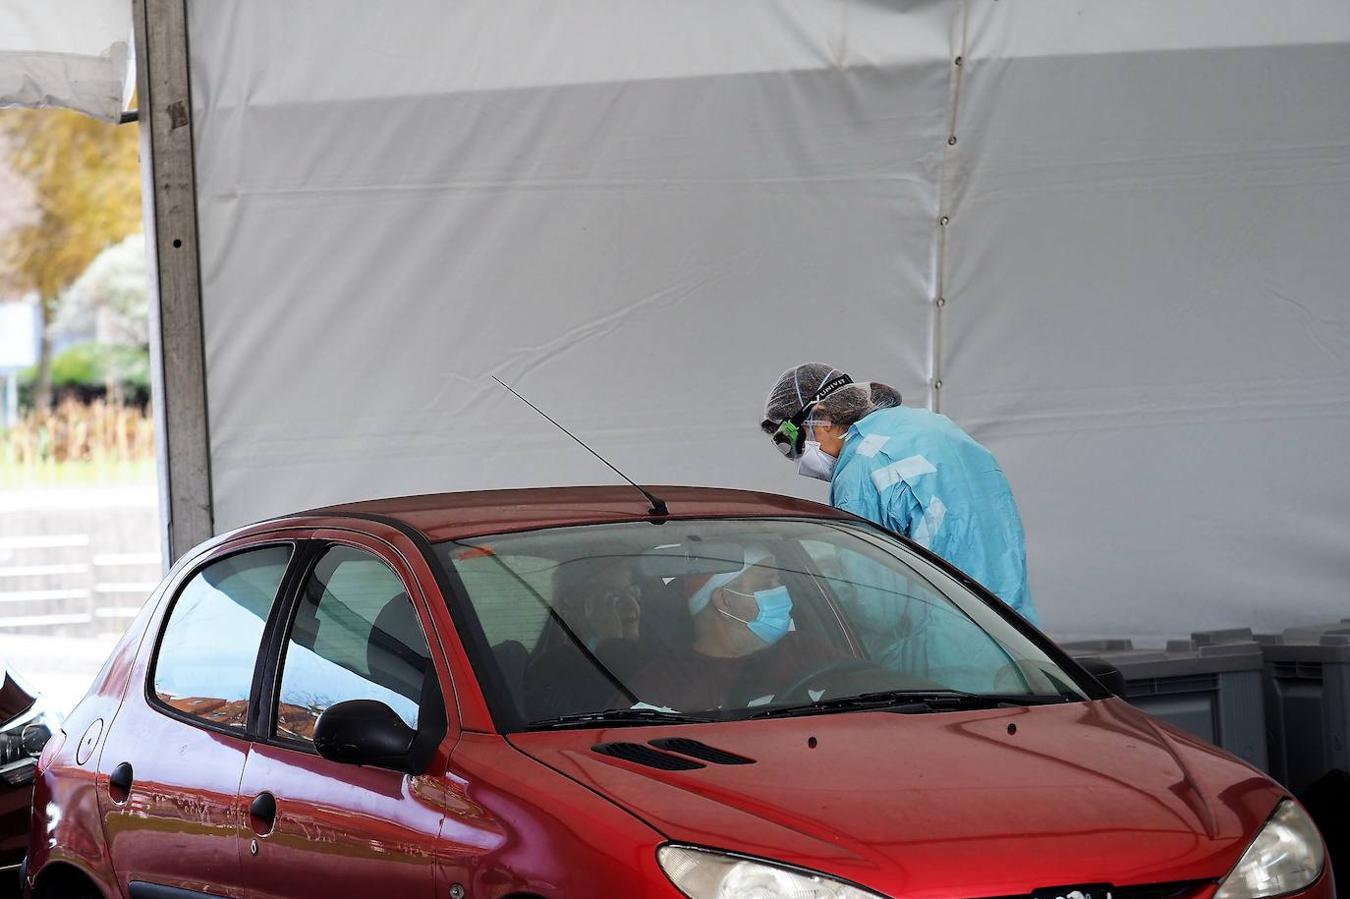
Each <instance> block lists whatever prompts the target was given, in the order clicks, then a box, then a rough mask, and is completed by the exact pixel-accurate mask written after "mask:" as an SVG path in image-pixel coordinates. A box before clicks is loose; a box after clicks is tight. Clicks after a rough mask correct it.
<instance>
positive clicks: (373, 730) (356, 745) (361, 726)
mask: <svg viewBox="0 0 1350 899" xmlns="http://www.w3.org/2000/svg"><path fill="white" fill-rule="evenodd" d="M416 737H417V731H415V730H413V729H412V728H411V727H409V726H408V725H406V724H404V723H403V719H402V718H400V717H399V716H398V715H397V714H396V713H395V712H394V710H393V709H391V708H389V706H387V705H385V704H384V703H382V702H377V701H376V700H374V699H349V700H347V701H346V702H339V703H337V704H336V705H334V706H332V707H330V708H329V709H328V710H327V711H325V712H324V713H323V714H322V715H320V716H319V720H318V721H317V722H315V724H314V748H315V749H317V750H318V751H319V755H321V756H323V757H324V758H326V759H328V760H330V761H334V762H344V763H347V764H351V765H375V766H376V767H379V768H393V769H394V770H396V771H408V770H409V758H408V756H409V753H410V752H411V751H412V744H413V740H414V739H415V738H416Z"/></svg>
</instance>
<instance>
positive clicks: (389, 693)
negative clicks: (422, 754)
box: [274, 546, 431, 743]
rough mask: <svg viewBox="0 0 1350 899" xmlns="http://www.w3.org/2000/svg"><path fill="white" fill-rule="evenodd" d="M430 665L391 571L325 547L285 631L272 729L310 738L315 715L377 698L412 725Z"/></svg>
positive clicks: (349, 551) (359, 553) (361, 554)
mask: <svg viewBox="0 0 1350 899" xmlns="http://www.w3.org/2000/svg"><path fill="white" fill-rule="evenodd" d="M430 668H431V651H430V650H429V649H428V647H427V640H426V637H425V636H424V635H423V633H422V625H421V624H420V622H419V621H418V619H417V610H416V608H415V607H414V606H413V604H412V600H411V599H409V598H408V594H407V592H406V591H405V590H404V585H403V582H402V581H401V580H400V579H399V577H398V575H397V574H395V573H394V572H393V570H392V569H390V568H389V566H387V565H385V564H384V563H383V562H381V561H380V560H379V559H377V558H375V557H374V556H372V555H370V554H369V553H367V552H365V551H363V550H359V549H355V548H352V547H348V546H334V547H331V548H330V549H328V550H327V551H326V552H325V553H324V555H323V556H322V557H321V558H320V559H319V562H318V563H317V564H316V565H315V567H314V570H313V571H312V572H311V573H310V575H309V577H308V578H307V579H306V582H305V586H304V590H303V591H302V593H301V596H300V599H299V602H298V604H297V606H296V610H295V616H294V618H293V620H292V621H291V624H290V628H289V631H288V633H287V639H286V650H285V656H284V657H283V662H282V669H281V690H280V694H279V697H278V702H277V716H276V731H275V734H274V736H277V737H281V738H283V739H288V740H296V741H300V742H303V743H312V742H313V740H314V725H315V723H316V722H317V721H318V720H319V715H321V714H323V712H324V710H326V709H327V708H329V707H330V706H332V705H334V704H336V703H339V702H345V701H347V700H349V699H374V700H378V701H380V702H383V703H384V704H385V705H387V706H389V707H390V708H391V709H393V710H394V711H395V712H396V713H397V714H398V716H399V717H400V718H402V719H403V722H404V723H405V724H407V725H408V726H409V727H412V728H416V727H417V721H418V714H419V708H418V706H419V704H420V702H421V698H422V689H423V686H424V683H425V680H426V677H427V673H428V671H429V670H430Z"/></svg>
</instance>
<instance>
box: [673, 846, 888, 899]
mask: <svg viewBox="0 0 1350 899" xmlns="http://www.w3.org/2000/svg"><path fill="white" fill-rule="evenodd" d="M656 857H657V860H658V861H659V862H660V863H661V868H662V870H664V871H665V872H666V876H667V877H669V878H670V879H671V881H673V882H674V884H675V886H677V887H679V888H680V892H682V893H684V894H685V895H686V896H688V897H689V899H770V897H776V896H792V897H794V899H879V897H878V896H877V894H876V893H872V892H869V891H867V890H863V889H860V888H858V887H855V886H852V885H850V884H847V883H843V882H841V881H838V880H832V879H831V878H828V877H826V876H825V875H823V874H816V873H814V872H812V871H804V870H801V869H799V868H790V867H787V866H784V865H777V864H773V863H771V862H764V861H759V860H756V859H749V858H743V857H741V856H737V855H729V854H727V853H723V852H714V851H712V850H709V849H696V848H694V847H693V846H674V845H668V846H662V847H661V848H660V849H658V850H657V851H656Z"/></svg>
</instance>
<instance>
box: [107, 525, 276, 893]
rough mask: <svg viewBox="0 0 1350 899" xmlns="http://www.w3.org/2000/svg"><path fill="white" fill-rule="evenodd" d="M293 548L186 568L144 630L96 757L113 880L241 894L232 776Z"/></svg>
mask: <svg viewBox="0 0 1350 899" xmlns="http://www.w3.org/2000/svg"><path fill="white" fill-rule="evenodd" d="M293 552H294V546H293V545H292V544H289V543H287V544H279V545H277V544H274V545H269V546H261V547H248V548H244V549H239V548H237V547H236V548H234V549H223V550H221V551H220V552H218V553H216V554H215V555H214V557H213V558H211V559H210V560H208V561H207V562H206V563H205V564H203V565H199V566H197V567H196V568H195V569H192V570H190V571H187V572H185V573H184V576H183V577H182V578H180V580H179V582H178V584H177V586H176V587H175V588H174V589H172V590H171V591H170V592H169V593H168V594H167V595H168V596H169V597H170V600H169V602H168V604H167V611H166V612H164V613H161V615H160V617H159V621H158V623H157V624H156V625H155V626H153V627H152V629H151V631H150V632H149V633H148V634H147V637H146V640H145V645H143V646H142V647H141V651H140V654H139V656H138V661H137V665H136V668H135V669H134V671H133V674H132V682H131V686H130V687H129V688H128V691H127V696H126V700H125V701H124V703H123V705H122V709H121V710H120V711H119V712H118V714H117V716H116V718H115V719H114V720H113V722H112V724H111V727H110V730H109V733H108V736H107V738H106V742H105V744H104V747H103V751H102V753H101V755H100V758H99V774H98V799H99V805H100V810H101V811H102V813H103V825H104V833H105V834H106V836H107V843H108V848H109V852H110V855H111V861H112V865H113V869H114V871H115V872H116V875H117V879H118V882H119V884H120V886H121V887H122V889H123V890H124V891H125V892H126V894H127V895H129V896H131V897H132V899H136V897H138V896H141V895H156V894H157V891H156V887H165V886H167V887H175V888H178V889H186V890H193V891H198V892H211V893H224V894H226V895H236V896H237V895H240V890H241V889H242V882H241V868H240V864H239V841H240V837H241V831H242V828H243V827H244V822H243V821H241V820H240V817H239V814H238V808H239V804H238V788H239V777H240V775H241V774H242V772H243V770H244V761H245V759H246V757H247V754H248V745H249V744H248V741H247V737H246V731H247V729H248V722H249V718H250V712H251V711H252V709H251V702H252V697H253V695H254V693H253V690H254V687H253V684H254V672H255V666H256V664H257V662H258V659H259V656H260V654H261V653H260V647H261V645H262V638H263V634H264V632H265V630H266V625H267V621H268V617H269V615H270V614H271V611H272V607H273V604H274V602H275V600H276V598H277V597H278V595H279V594H280V593H281V586H282V581H283V578H284V576H285V573H286V571H287V565H288V562H289V560H290V558H291V556H292V554H293Z"/></svg>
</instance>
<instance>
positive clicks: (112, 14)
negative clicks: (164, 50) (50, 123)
mask: <svg viewBox="0 0 1350 899" xmlns="http://www.w3.org/2000/svg"><path fill="white" fill-rule="evenodd" d="M130 41H131V3H130V0H64V2H61V3H33V2H27V3H6V4H0V106H31V107H66V108H69V109H76V110H79V111H80V112H84V113H88V114H89V115H92V116H94V117H96V118H100V119H106V120H107V121H110V122H115V121H117V119H118V117H119V116H120V115H121V113H122V109H123V107H124V105H125V101H126V99H127V96H128V92H129V88H130V86H131V71H130V58H131V57H130Z"/></svg>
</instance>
